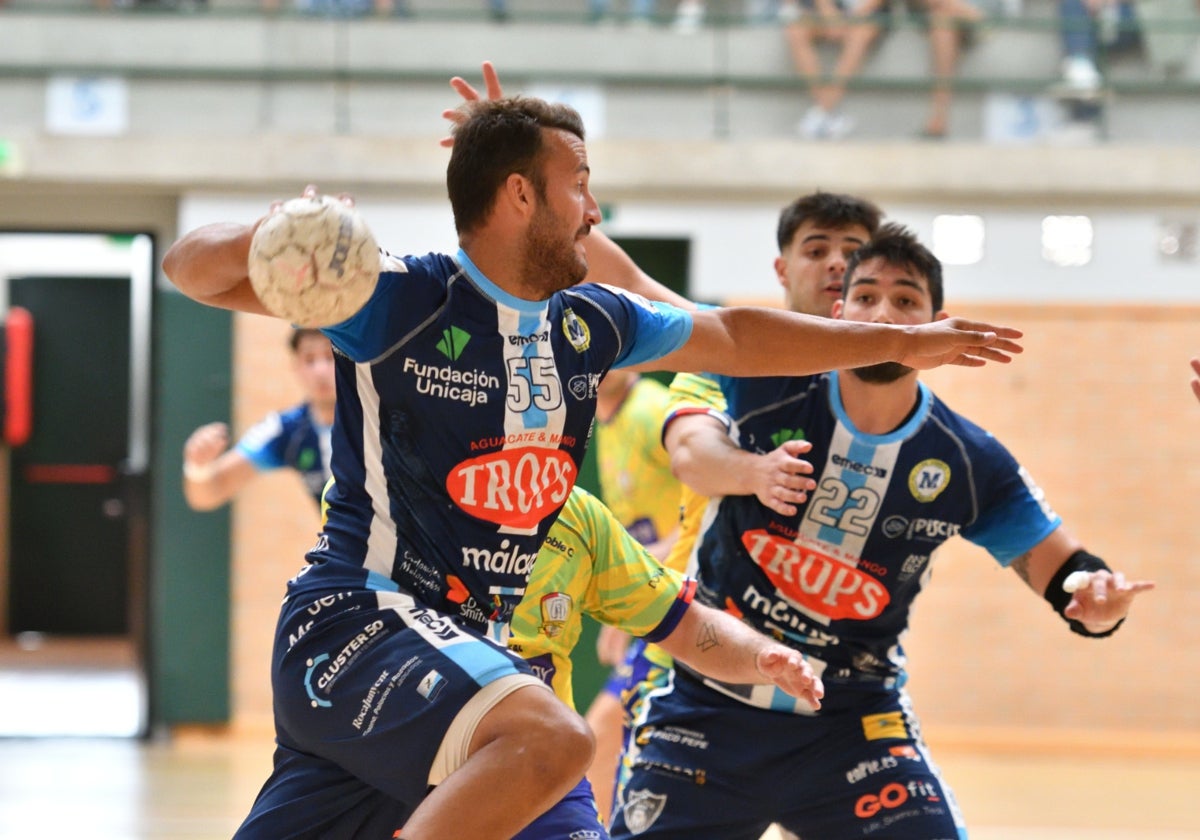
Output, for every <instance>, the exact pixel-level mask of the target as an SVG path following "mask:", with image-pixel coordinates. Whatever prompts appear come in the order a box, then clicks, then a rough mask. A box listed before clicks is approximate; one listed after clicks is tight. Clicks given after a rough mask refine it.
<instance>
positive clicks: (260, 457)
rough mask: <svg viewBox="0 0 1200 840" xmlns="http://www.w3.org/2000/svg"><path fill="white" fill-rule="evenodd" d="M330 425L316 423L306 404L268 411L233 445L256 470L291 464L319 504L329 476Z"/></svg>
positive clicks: (272, 468) (310, 409)
mask: <svg viewBox="0 0 1200 840" xmlns="http://www.w3.org/2000/svg"><path fill="white" fill-rule="evenodd" d="M329 438H330V427H329V426H325V425H322V424H320V423H318V422H317V421H316V420H315V419H314V418H313V415H312V407H311V406H310V405H309V404H308V403H301V404H300V405H297V406H294V407H293V408H289V409H288V410H287V411H280V412H276V413H272V414H268V415H267V416H266V417H264V418H263V419H262V420H260V421H259V422H258V423H256V424H255V425H254V426H252V427H251V428H250V429H249V430H248V431H247V432H246V433H245V434H244V435H242V437H241V439H240V440H239V441H238V442H237V446H235V447H234V448H235V449H236V450H237V451H238V452H240V453H241V454H242V455H244V456H246V459H247V460H249V461H250V463H252V464H254V466H255V467H256V468H258V469H260V470H276V469H279V468H280V467H291V468H292V469H294V470H295V471H296V472H298V473H300V478H301V479H303V480H304V486H305V487H306V488H307V489H308V492H309V495H311V496H312V497H313V498H314V499H315V500H316V502H317V504H318V505H319V504H321V491H322V490H324V489H325V482H326V480H327V479H328V478H329V455H330V440H329Z"/></svg>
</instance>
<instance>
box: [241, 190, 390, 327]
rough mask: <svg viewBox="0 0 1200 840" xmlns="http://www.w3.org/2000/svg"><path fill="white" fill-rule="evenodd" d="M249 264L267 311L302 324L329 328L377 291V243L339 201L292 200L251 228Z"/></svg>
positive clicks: (350, 209) (351, 210)
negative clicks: (256, 228) (252, 233)
mask: <svg viewBox="0 0 1200 840" xmlns="http://www.w3.org/2000/svg"><path fill="white" fill-rule="evenodd" d="M248 268H249V272H250V285H252V286H253V287H254V292H255V294H257V295H258V299H259V300H260V301H262V304H263V306H265V307H266V308H267V310H268V311H269V312H271V313H272V314H274V315H277V316H279V317H280V318H286V319H287V320H288V321H291V322H292V323H293V324H295V325H297V326H300V327H329V326H332V325H333V324H339V323H341V322H342V321H345V320H346V319H347V318H349V317H350V316H351V315H353V314H354V313H356V312H358V310H360V309H362V307H363V305H364V304H365V303H366V302H367V300H368V299H369V298H370V297H371V293H372V292H374V291H375V284H376V282H378V280H379V269H380V260H379V246H378V245H377V244H376V243H375V237H374V236H372V235H371V231H370V230H368V229H367V226H366V224H365V223H364V222H363V220H362V217H361V216H359V215H358V213H357V212H355V210H354V208H353V207H350V206H349V205H347V204H345V203H343V202H342V201H341V200H339V199H336V198H333V197H331V196H326V195H321V196H312V197H307V196H306V197H304V198H293V199H292V200H291V201H288V202H285V203H284V205H283V207H282V208H280V209H279V210H278V211H277V212H275V213H272V214H271V215H270V216H268V217H267V218H266V219H265V220H264V221H263V223H262V224H261V225H259V226H258V230H256V231H255V232H254V238H253V239H252V240H251V242H250V261H249V265H248Z"/></svg>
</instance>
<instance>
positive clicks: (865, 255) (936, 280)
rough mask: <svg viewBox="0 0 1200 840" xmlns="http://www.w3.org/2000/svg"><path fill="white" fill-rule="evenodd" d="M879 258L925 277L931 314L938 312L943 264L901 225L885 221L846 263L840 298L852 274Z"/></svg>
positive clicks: (844, 294) (852, 279) (915, 236)
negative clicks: (866, 263) (931, 307)
mask: <svg viewBox="0 0 1200 840" xmlns="http://www.w3.org/2000/svg"><path fill="white" fill-rule="evenodd" d="M877 258H878V259H881V260H883V261H884V263H886V264H887V265H890V266H897V267H904V268H907V269H908V270H909V271H912V272H913V273H914V274H919V275H920V276H922V277H924V278H925V282H926V283H927V284H928V285H929V299H930V301H931V302H932V303H933V311H934V312H935V313H937V312H941V310H942V303H943V296H944V290H943V286H942V263H941V260H939V259H938V258H937V257H935V256H934V255H933V252H932V251H930V250H929V249H928V248H926V247H925V246H924V245H922V244H921V242H920V240H918V239H917V235H916V234H915V233H913V232H912V231H911V230H909V229H908V228H906V227H905V226H904V225H901V224H898V223H896V222H888V223H887V224H886V225H883V226H882V227H881V228H879V230H877V231H876V232H875V235H874V236H872V237H871V241H870V242H868V243H867V244H866V245H863V246H862V247H861V248H859V249H858V250H857V251H855V252H854V253H853V254H851V255H850V259H848V260H847V261H846V274H845V275H844V276H845V280H844V282H843V283H842V297H846V295H847V293H848V292H849V290H850V284H851V283H852V282H854V272H855V271H856V270H857V269H858V267H859V266H860V265H862V264H863V263H865V262H866V261H867V260H873V259H877Z"/></svg>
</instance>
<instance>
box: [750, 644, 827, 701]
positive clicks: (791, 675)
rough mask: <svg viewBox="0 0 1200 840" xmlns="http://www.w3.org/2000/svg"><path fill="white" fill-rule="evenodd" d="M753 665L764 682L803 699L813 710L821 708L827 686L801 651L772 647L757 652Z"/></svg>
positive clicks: (780, 646)
mask: <svg viewBox="0 0 1200 840" xmlns="http://www.w3.org/2000/svg"><path fill="white" fill-rule="evenodd" d="M754 664H755V665H756V666H757V667H758V672H759V673H760V674H762V675H763V677H764V678H765V679H768V680H770V681H771V682H773V683H774V684H775V685H777V686H779V688H780V689H782V690H783V691H786V692H787V693H788V694H790V695H792V696H793V697H798V698H800V699H801V700H803V701H805V702H806V703H808V705H810V706H812V707H813V709H819V708H821V698H822V697H824V696H825V686H824V685H822V684H821V680H820V678H819V677H817V675H816V674H814V673H813V669H812V666H810V665H809V664H808V663H807V662H805V661H804V657H803V656H802V655H801V654H800V651H798V650H792V649H791V648H790V647H786V646H784V645H780V644H770V645H768V646H767V647H765V648H763V649H762V650H760V651H759V652H758V655H757V656H756V657H755V660H754Z"/></svg>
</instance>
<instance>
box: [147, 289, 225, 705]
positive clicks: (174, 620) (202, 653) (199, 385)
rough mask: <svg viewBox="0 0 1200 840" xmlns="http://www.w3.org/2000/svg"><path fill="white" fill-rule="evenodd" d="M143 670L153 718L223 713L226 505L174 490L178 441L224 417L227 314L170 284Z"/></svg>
mask: <svg viewBox="0 0 1200 840" xmlns="http://www.w3.org/2000/svg"><path fill="white" fill-rule="evenodd" d="M154 304H155V312H156V317H155V336H154V378H155V383H156V387H155V388H154V389H153V393H154V417H155V427H154V444H153V454H152V463H153V464H154V465H155V466H154V471H153V474H152V476H151V494H152V495H151V519H152V526H151V529H150V533H151V534H152V535H153V537H152V540H151V545H150V552H151V563H150V568H151V569H152V572H151V579H150V606H149V610H150V615H149V623H150V628H149V639H150V641H149V651H148V670H149V674H150V713H151V722H152V724H155V725H160V724H166V725H171V724H177V723H219V722H224V721H227V720H228V719H229V716H230V696H229V694H230V692H229V615H230V603H229V600H230V586H229V553H230V541H229V540H230V535H229V508H228V507H227V506H226V507H224V508H222V509H220V510H216V511H211V512H206V513H196V512H194V511H192V510H191V509H190V508H189V507H188V506H187V504H186V503H185V502H184V499H183V487H182V481H183V479H182V474H181V469H180V464H181V462H182V458H183V455H182V453H183V442H184V440H185V439H186V438H187V436H188V435H189V434H190V433H191V432H192V430H193V429H194V428H195V427H196V426H198V425H199V424H200V423H201V422H206V421H209V420H215V419H224V420H228V419H229V411H230V406H231V405H232V393H231V382H232V377H231V370H232V367H231V365H232V356H231V353H232V350H231V346H232V343H231V334H232V323H233V322H232V316H231V314H230V313H228V312H225V311H223V310H219V309H213V308H210V307H206V306H199V305H198V304H196V303H195V302H194V301H192V300H189V299H188V298H185V297H184V296H183V295H181V294H178V293H177V292H174V291H159V292H158V293H156V296H155V301H154Z"/></svg>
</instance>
